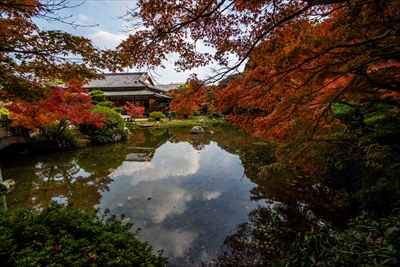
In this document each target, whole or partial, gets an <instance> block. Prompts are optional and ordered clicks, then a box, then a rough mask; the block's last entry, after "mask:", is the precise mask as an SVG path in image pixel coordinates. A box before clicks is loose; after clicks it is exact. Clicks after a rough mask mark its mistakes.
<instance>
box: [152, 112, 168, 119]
mask: <svg viewBox="0 0 400 267" xmlns="http://www.w3.org/2000/svg"><path fill="white" fill-rule="evenodd" d="M164 118H166V116H165V114H164V113H162V112H161V111H154V112H152V113H150V115H149V121H160V120H161V119H164Z"/></svg>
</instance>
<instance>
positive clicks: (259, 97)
mask: <svg viewBox="0 0 400 267" xmlns="http://www.w3.org/2000/svg"><path fill="white" fill-rule="evenodd" d="M127 18H128V19H129V22H130V23H131V24H130V25H131V27H132V30H133V31H132V34H131V35H130V36H129V37H128V38H127V39H126V40H125V41H123V42H122V43H121V44H120V46H119V49H120V50H121V52H123V55H124V60H125V62H124V64H128V65H129V64H132V65H139V66H145V65H146V64H152V65H157V66H162V65H163V60H165V59H167V58H168V57H169V55H171V54H175V53H177V54H179V59H178V60H177V61H176V62H175V66H176V69H177V70H178V71H181V70H188V69H193V68H196V67H200V66H204V65H207V64H211V63H216V64H219V65H220V66H221V67H220V68H219V70H217V71H216V72H214V73H213V74H212V77H211V78H209V79H207V80H206V81H205V82H212V81H218V80H219V79H221V78H222V77H226V76H227V75H228V74H232V73H233V72H234V71H239V72H240V74H237V75H236V79H234V80H232V81H231V82H229V84H227V85H226V84H225V85H224V86H221V88H220V89H219V90H215V94H216V96H217V103H218V108H219V109H220V110H221V111H222V110H225V111H230V114H229V115H228V116H227V119H228V120H229V122H230V123H232V124H235V125H237V126H239V127H241V128H242V129H245V130H247V131H249V132H252V133H254V134H255V135H258V136H260V137H263V138H265V139H270V140H274V141H276V142H277V143H278V144H279V146H278V150H277V158H278V163H277V164H273V165H271V166H272V167H280V166H281V167H285V166H286V167H287V166H292V167H293V165H295V166H297V167H300V168H304V169H305V170H307V171H310V172H312V173H314V174H316V175H318V176H319V177H321V179H323V180H324V181H325V182H326V183H327V184H329V186H330V187H331V188H333V189H335V190H338V191H340V190H341V194H343V199H347V201H351V199H357V201H358V203H363V204H362V205H364V206H365V207H372V206H374V205H376V206H379V205H381V206H382V204H379V203H386V205H385V207H387V208H388V209H389V210H390V209H391V208H393V207H394V206H396V205H397V206H399V204H394V203H398V200H396V199H397V198H396V195H398V194H399V193H400V186H399V183H398V177H399V175H400V170H399V168H398V166H397V165H396V164H395V163H394V162H395V161H396V160H398V159H400V153H398V151H399V146H400V140H399V138H398V136H399V135H398V133H399V131H400V120H399V107H400V106H399V105H400V104H399V103H400V102H399V96H400V1H399V0H371V1H364V0H350V1H342V0H305V1H300V0H298V1H296V0H294V1H270V0H263V1H244V0H226V1H224V0H221V1H217V0H209V1H178V2H177V1H172V0H171V1H168V0H167V1H158V0H147V1H144V0H143V1H139V3H138V6H137V8H136V9H132V10H129V11H128V13H127ZM199 44H200V45H202V46H203V47H209V49H208V50H205V49H199V47H201V46H199ZM244 65H246V67H245V69H244V70H243V71H242V69H241V68H240V67H241V66H242V67H244ZM198 88H201V87H198ZM192 94H193V93H192ZM389 159H392V160H389ZM393 159H396V160H394V161H393ZM279 164H281V165H279ZM269 171H272V169H270V168H265V169H264V170H263V172H262V173H263V174H265V175H268V173H269Z"/></svg>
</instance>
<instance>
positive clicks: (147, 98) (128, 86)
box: [83, 72, 172, 114]
mask: <svg viewBox="0 0 400 267" xmlns="http://www.w3.org/2000/svg"><path fill="white" fill-rule="evenodd" d="M83 88H85V89H87V90H89V91H92V90H101V91H103V92H104V94H105V95H106V97H107V100H109V101H112V102H113V103H114V106H115V107H122V106H124V105H125V103H126V102H127V101H129V102H131V103H134V105H135V106H137V107H145V114H149V113H151V112H153V111H163V110H164V109H165V108H166V107H167V106H168V104H169V102H170V101H171V100H172V97H170V96H167V95H166V94H165V93H166V92H165V91H164V90H163V89H161V88H159V87H157V86H155V85H154V82H153V81H152V79H151V77H150V75H149V74H148V73H146V72H134V73H107V74H104V79H103V80H94V81H91V82H89V83H88V84H86V85H84V86H83Z"/></svg>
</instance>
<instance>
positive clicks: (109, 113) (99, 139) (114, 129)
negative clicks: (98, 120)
mask: <svg viewBox="0 0 400 267" xmlns="http://www.w3.org/2000/svg"><path fill="white" fill-rule="evenodd" d="M93 111H94V112H98V113H101V112H103V113H105V116H106V118H107V121H106V122H105V123H104V124H103V127H102V128H101V129H98V128H97V127H95V126H92V125H80V126H79V130H80V131H81V132H82V133H84V134H87V135H89V136H91V138H92V140H93V141H94V142H95V143H101V144H103V143H111V142H114V141H115V137H116V136H120V137H121V138H122V139H124V138H125V133H124V127H125V122H124V119H123V118H122V117H121V115H119V114H118V113H117V112H116V111H114V110H113V109H111V108H108V107H105V106H99V105H97V106H95V107H94V108H93Z"/></svg>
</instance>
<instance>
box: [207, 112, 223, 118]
mask: <svg viewBox="0 0 400 267" xmlns="http://www.w3.org/2000/svg"><path fill="white" fill-rule="evenodd" d="M207 117H208V118H210V119H220V118H222V114H221V112H217V111H213V112H211V113H210V114H208V115H207Z"/></svg>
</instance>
